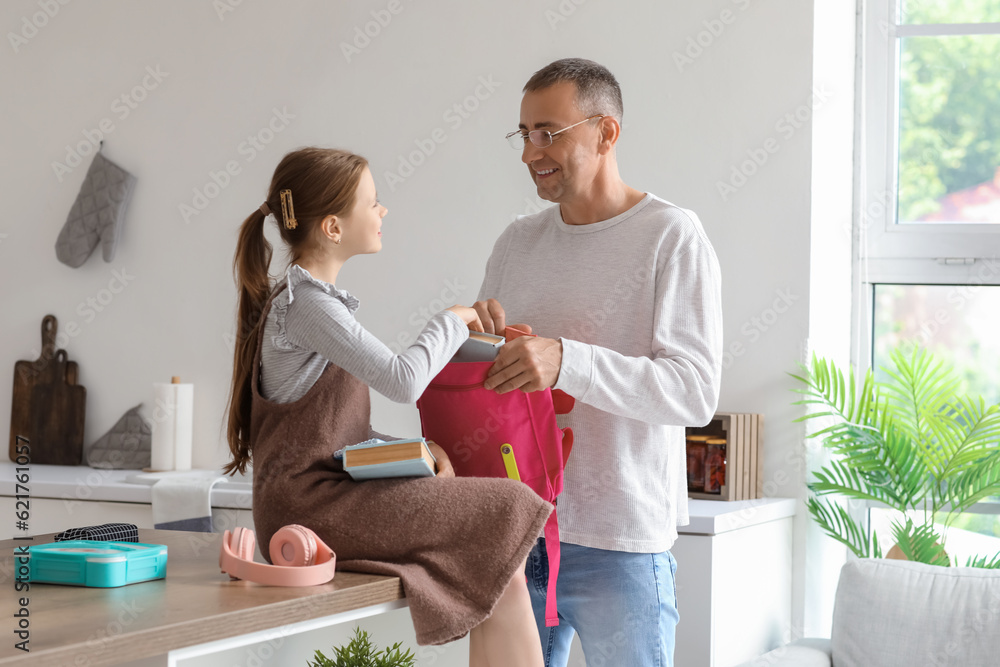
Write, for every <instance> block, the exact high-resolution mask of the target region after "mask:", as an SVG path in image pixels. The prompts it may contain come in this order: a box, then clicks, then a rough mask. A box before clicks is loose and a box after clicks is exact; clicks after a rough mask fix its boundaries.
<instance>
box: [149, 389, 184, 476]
mask: <svg viewBox="0 0 1000 667" xmlns="http://www.w3.org/2000/svg"><path fill="white" fill-rule="evenodd" d="M153 405H154V409H153V441H152V444H151V451H150V462H149V467H150V469H152V470H190V469H191V448H192V435H193V427H194V420H193V417H194V385H193V384H180V383H166V382H154V383H153Z"/></svg>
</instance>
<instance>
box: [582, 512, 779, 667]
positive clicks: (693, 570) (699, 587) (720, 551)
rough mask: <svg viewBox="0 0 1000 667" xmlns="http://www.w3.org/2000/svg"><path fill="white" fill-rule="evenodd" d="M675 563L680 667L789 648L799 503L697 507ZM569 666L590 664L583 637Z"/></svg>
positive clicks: (715, 666) (722, 665)
mask: <svg viewBox="0 0 1000 667" xmlns="http://www.w3.org/2000/svg"><path fill="white" fill-rule="evenodd" d="M689 502H690V515H691V523H690V525H687V526H682V527H681V528H680V530H679V532H680V536H679V537H678V538H677V541H676V542H675V543H674V546H673V548H671V550H670V552H671V553H672V554H673V555H674V558H676V559H677V582H676V583H677V607H678V612H679V613H680V623H679V624H678V626H677V641H676V646H675V649H674V664H675V665H677V667H733V666H734V665H739V664H741V663H743V662H746V661H748V660H752V659H754V658H755V657H757V656H759V655H762V654H764V653H766V652H768V651H769V650H771V649H773V648H776V647H777V646H780V645H781V644H783V643H785V641H787V639H788V636H789V632H790V629H791V622H792V517H793V515H794V514H795V501H794V500H793V499H790V498H762V499H759V500H741V501H734V502H722V501H713V500H691V501H689ZM569 664H570V665H580V666H581V667H582V666H583V665H584V664H585V663H584V655H583V649H582V647H581V645H580V640H579V637H577V638H574V640H573V648H572V650H571V652H570V659H569Z"/></svg>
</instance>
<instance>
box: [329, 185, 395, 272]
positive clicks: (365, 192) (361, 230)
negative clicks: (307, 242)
mask: <svg viewBox="0 0 1000 667" xmlns="http://www.w3.org/2000/svg"><path fill="white" fill-rule="evenodd" d="M388 212H389V210H388V209H387V208H386V207H385V206H382V204H380V203H379V201H378V196H377V194H376V193H375V179H373V178H372V173H371V171H370V170H369V169H367V168H366V169H365V171H364V173H363V174H361V180H360V181H359V182H358V189H357V192H355V194H354V207H353V208H352V209H351V212H350V214H349V215H346V216H343V217H341V224H342V228H343V234H342V235H341V241H340V243H341V247H342V248H343V249H344V250H347V251H349V252H350V254H351V255H363V254H370V253H375V252H378V251H379V250H381V249H382V232H381V229H382V218H383V217H384V216H385V214H386V213H388Z"/></svg>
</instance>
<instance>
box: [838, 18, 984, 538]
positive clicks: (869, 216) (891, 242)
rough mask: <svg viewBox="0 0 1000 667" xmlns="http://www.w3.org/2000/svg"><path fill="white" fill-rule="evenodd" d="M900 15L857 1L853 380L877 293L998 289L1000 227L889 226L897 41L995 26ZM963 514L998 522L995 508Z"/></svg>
mask: <svg viewBox="0 0 1000 667" xmlns="http://www.w3.org/2000/svg"><path fill="white" fill-rule="evenodd" d="M899 8H900V0H859V11H858V34H857V44H858V49H857V59H856V70H855V75H856V84H855V87H856V90H855V93H856V111H855V128H856V129H855V145H854V148H855V151H854V153H855V173H854V179H855V202H854V216H853V217H854V220H853V232H852V246H853V252H852V263H853V266H852V271H853V279H852V294H851V303H852V308H851V311H852V317H851V319H852V322H851V360H852V362H853V365H854V367H855V369H857V372H858V373H859V374H863V373H864V372H865V371H866V370H868V369H870V368H872V366H873V363H874V350H873V340H872V337H873V335H874V312H875V311H874V308H875V298H874V297H875V287H876V285H879V284H910V285H969V286H981V285H1000V224H977V223H944V224H942V223H911V224H896V221H895V215H896V209H897V207H896V194H895V193H896V192H897V175H898V170H897V161H898V127H899V125H898V96H899V85H898V83H899V81H898V56H899V44H900V41H899V40H900V38H903V37H911V36H937V35H942V36H944V35H970V34H984V35H1000V23H980V24H970V23H956V24H926V25H923V24H906V25H902V24H900V23H899V21H898V18H899V11H900V9H899ZM862 504H863V505H864V507H863V508H860V507H857V506H856V505H855V504H854V503H851V504H850V510H849V511H850V512H851V514H852V516H854V518H855V519H858V520H860V522H861V525H862V526H864V527H865V529H867V528H868V517H869V510H870V509H871V508H877V507H884V505H882V503H877V502H869V503H862ZM966 511H967V512H969V513H971V514H1000V503H997V502H992V501H985V502H981V503H977V504H976V505H974V506H972V507H970V508H969V509H968V510H966Z"/></svg>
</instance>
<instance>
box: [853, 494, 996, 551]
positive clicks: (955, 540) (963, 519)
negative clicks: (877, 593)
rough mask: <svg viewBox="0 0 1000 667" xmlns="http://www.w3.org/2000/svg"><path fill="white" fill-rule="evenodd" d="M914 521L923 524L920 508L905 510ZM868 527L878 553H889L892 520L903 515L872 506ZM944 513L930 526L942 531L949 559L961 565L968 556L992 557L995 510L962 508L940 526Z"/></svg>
mask: <svg viewBox="0 0 1000 667" xmlns="http://www.w3.org/2000/svg"><path fill="white" fill-rule="evenodd" d="M907 515H908V516H909V517H910V518H911V519H913V522H914V523H915V524H918V525H920V524H923V522H924V513H923V512H922V511H911V512H907ZM868 520H869V527H870V528H871V529H872V530H874V531H875V534H876V535H877V536H878V542H879V546H880V547H881V548H882V554H883V555H884V554H887V553H889V550H890V549H891V548H892V547H893V545H894V544H895V540H894V539H893V537H892V523H893V521H897V522H901V521H903V520H904V519H903V516H902V514H901V513H900V512H897V511H896V510H891V509H886V508H880V507H873V508H871V509H870V510H869V513H868ZM944 520H945V515H944V514H941V515H940V516H938V517H936V518H935V521H934V527H935V529H936V530H937V531H938V533H939V534H941V533H942V532H943V534H944V547H945V551H946V552H947V553H948V556H950V557H951V560H952V562H954V561H955V560H956V559H957V560H958V563H959V565H963V566H964V565H965V564H966V562H967V561H968V559H969V557H977V556H986V557H987V559H990V558H992V557H993V556H994V555H995V554H997V552H1000V516H998V515H996V514H972V513H971V512H966V513H964V514H962V515H961V516H959V517H957V518H955V520H954V521H953V522H952V524H951V526H949V527H948V528H945V527H944Z"/></svg>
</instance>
